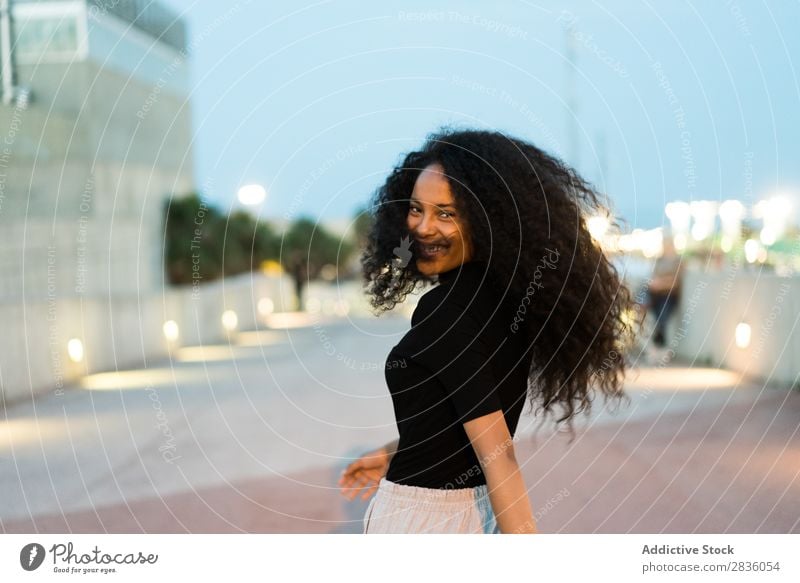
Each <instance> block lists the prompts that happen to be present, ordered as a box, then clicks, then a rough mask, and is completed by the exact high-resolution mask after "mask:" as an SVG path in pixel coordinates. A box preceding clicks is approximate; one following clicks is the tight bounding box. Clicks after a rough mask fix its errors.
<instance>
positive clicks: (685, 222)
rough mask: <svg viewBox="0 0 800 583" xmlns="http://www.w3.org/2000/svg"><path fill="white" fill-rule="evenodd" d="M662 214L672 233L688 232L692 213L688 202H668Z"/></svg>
mask: <svg viewBox="0 0 800 583" xmlns="http://www.w3.org/2000/svg"><path fill="white" fill-rule="evenodd" d="M664 212H665V213H666V215H667V217H668V218H669V221H670V224H671V225H672V233H673V234H677V233H686V232H688V231H689V222H690V221H691V217H692V212H691V208H690V207H689V203H688V202H683V201H680V200H679V201H674V202H668V203H667V205H666V206H665V207H664Z"/></svg>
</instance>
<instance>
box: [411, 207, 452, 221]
mask: <svg viewBox="0 0 800 583" xmlns="http://www.w3.org/2000/svg"><path fill="white" fill-rule="evenodd" d="M408 210H409V212H415V213H416V212H422V211H420V209H418V208H417V207H415V206H412V207H409V209H408ZM439 216H441V217H443V218H446V219H449V218H452V217H454V216H455V214H454V213H451V212H448V211H442V212H440V213H439Z"/></svg>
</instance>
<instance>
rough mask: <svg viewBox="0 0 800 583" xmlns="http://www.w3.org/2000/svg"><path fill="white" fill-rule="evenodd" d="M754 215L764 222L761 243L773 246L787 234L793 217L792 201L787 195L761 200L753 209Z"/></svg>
mask: <svg viewBox="0 0 800 583" xmlns="http://www.w3.org/2000/svg"><path fill="white" fill-rule="evenodd" d="M753 215H754V216H755V217H756V218H760V219H761V220H762V221H763V227H762V229H761V235H760V238H761V242H762V243H763V244H764V245H772V244H774V243H775V241H777V240H778V239H779V238H780V237H781V236H783V234H784V233H785V232H786V227H787V226H788V225H789V222H790V219H791V215H792V201H791V200H789V198H788V197H787V196H785V195H776V196H773V197H770V198H768V199H765V200H760V201H758V203H756V205H755V206H754V207H753Z"/></svg>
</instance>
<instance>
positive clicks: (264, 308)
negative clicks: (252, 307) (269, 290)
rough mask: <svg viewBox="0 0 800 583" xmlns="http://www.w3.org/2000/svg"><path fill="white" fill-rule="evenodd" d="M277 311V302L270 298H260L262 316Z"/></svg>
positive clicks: (259, 307)
mask: <svg viewBox="0 0 800 583" xmlns="http://www.w3.org/2000/svg"><path fill="white" fill-rule="evenodd" d="M274 311H275V302H273V301H272V300H271V299H269V298H261V299H260V300H258V313H259V314H261V315H262V316H269V315H270V314H271V313H272V312H274Z"/></svg>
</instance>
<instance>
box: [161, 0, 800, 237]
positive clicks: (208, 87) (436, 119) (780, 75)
mask: <svg viewBox="0 0 800 583" xmlns="http://www.w3.org/2000/svg"><path fill="white" fill-rule="evenodd" d="M163 1H164V3H165V4H167V5H168V6H170V7H171V8H173V9H175V10H176V11H178V12H181V13H183V14H184V16H185V18H186V20H187V22H188V25H189V29H190V30H189V32H190V43H191V47H192V61H191V67H192V112H193V123H194V131H195V132H196V136H195V138H196V141H195V149H194V161H195V176H196V180H197V184H198V186H199V187H200V189H201V190H203V191H204V192H205V193H206V194H207V195H208V196H209V197H210V198H211V199H212V200H214V201H217V202H219V203H220V204H221V205H222V206H224V207H226V208H227V207H230V205H231V204H232V202H233V200H234V198H235V192H236V190H237V188H238V187H239V186H240V185H242V184H245V183H251V182H259V183H262V184H264V185H265V186H266V187H267V189H268V191H269V195H268V200H267V204H266V205H265V207H264V209H263V211H262V216H263V217H264V218H267V219H269V218H294V217H297V216H299V215H302V214H304V215H308V216H311V217H315V218H321V219H339V218H344V217H349V216H352V215H353V213H354V212H355V210H356V208H357V207H358V206H359V205H360V204H363V203H365V202H366V201H367V200H368V198H369V196H370V194H371V193H372V192H373V191H374V189H375V188H376V187H377V186H378V185H379V184H380V182H381V181H382V179H383V177H385V175H386V173H387V172H388V171H389V170H390V169H391V167H392V166H393V165H394V164H396V163H397V162H398V161H399V159H400V157H401V156H402V154H403V153H404V152H406V151H408V150H411V149H414V148H416V147H418V146H419V145H420V144H421V143H422V141H423V139H424V137H425V136H426V134H428V133H429V132H431V131H433V130H435V129H436V128H438V127H439V126H441V125H443V124H455V125H459V126H476V127H490V128H496V129H500V130H505V131H508V132H511V133H513V134H515V135H517V136H519V137H522V138H526V139H529V140H531V141H533V142H534V143H536V144H538V145H539V146H541V147H543V148H545V149H547V150H549V151H552V152H554V153H556V154H558V155H561V156H563V157H564V159H565V160H566V161H567V162H568V163H570V164H573V165H575V166H576V167H577V168H578V170H579V171H580V172H581V173H582V174H583V175H584V176H585V177H586V178H588V179H589V180H591V181H592V182H593V183H594V184H595V185H596V186H597V188H598V189H599V190H600V191H601V192H604V193H606V194H607V195H608V197H609V199H610V201H611V205H612V208H613V209H614V211H615V212H616V213H617V214H618V215H620V216H622V217H623V218H624V219H625V220H626V221H627V222H628V224H629V225H630V226H631V227H643V228H652V227H656V226H659V225H661V224H664V222H665V221H666V218H665V217H664V216H663V208H664V204H665V203H666V202H668V201H671V200H702V199H711V200H724V199H727V198H738V199H740V200H742V201H744V202H754V201H756V200H758V199H760V198H763V197H765V196H769V195H770V194H773V193H775V192H778V191H780V192H786V193H789V194H794V195H796V194H797V193H798V191H800V140H798V135H800V131H799V130H800V79H798V73H800V35H797V34H796V26H797V23H798V22H800V4H798V3H797V2H790V1H778V2H769V3H766V2H747V3H745V2H744V1H739V2H727V1H719V2H710V1H709V2H698V3H689V2H674V3H673V2H669V3H666V2H663V3H655V2H641V3H635V2H629V1H628V2H624V1H621V0H613V1H609V2H602V3H600V2H588V1H585V2H584V1H581V2H548V3H534V2H524V1H512V0H509V1H506V2H502V1H500V2H491V3H489V2H477V1H474V2H469V1H466V2H396V3H367V2H350V1H332V2H317V3H303V2H278V1H269V2H266V1H261V0H241V1H239V2H236V1H235V0H233V1H232V2H229V3H217V2H200V1H199V0H163ZM568 38H571V39H572V41H571V44H572V56H571V55H570V53H569V52H568V50H567V39H568ZM796 200H798V199H796Z"/></svg>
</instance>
